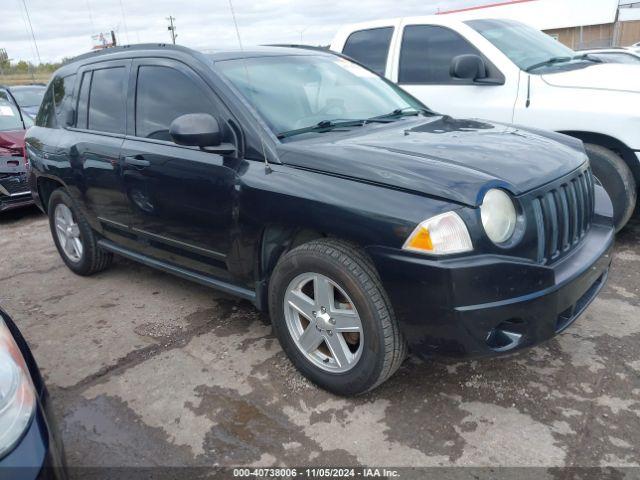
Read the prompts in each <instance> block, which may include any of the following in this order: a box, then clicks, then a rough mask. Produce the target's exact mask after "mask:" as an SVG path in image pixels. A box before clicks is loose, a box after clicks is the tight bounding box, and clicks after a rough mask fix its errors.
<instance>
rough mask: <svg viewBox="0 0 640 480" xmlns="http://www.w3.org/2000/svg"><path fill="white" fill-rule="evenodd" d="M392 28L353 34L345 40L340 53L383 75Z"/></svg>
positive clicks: (361, 31)
mask: <svg viewBox="0 0 640 480" xmlns="http://www.w3.org/2000/svg"><path fill="white" fill-rule="evenodd" d="M392 35H393V27H384V28H372V29H371V30H360V31H359V32H353V33H352V34H351V35H349V38H347V41H346V43H345V44H344V48H343V49H342V53H344V54H345V55H347V56H349V57H351V58H353V59H354V60H356V61H358V62H360V63H361V64H362V65H364V66H365V67H368V68H370V69H371V70H373V71H374V72H376V73H379V74H380V75H384V72H385V69H386V66H387V55H388V54H389V45H390V44H391V36H392Z"/></svg>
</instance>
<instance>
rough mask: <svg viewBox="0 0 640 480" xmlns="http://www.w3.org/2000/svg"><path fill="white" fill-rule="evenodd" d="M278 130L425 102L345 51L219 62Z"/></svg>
mask: <svg viewBox="0 0 640 480" xmlns="http://www.w3.org/2000/svg"><path fill="white" fill-rule="evenodd" d="M216 66H217V67H218V68H219V69H220V71H221V73H222V74H223V75H224V76H226V77H227V78H228V79H229V80H230V81H231V83H233V84H234V86H235V87H236V88H237V89H238V90H240V92H241V93H242V95H243V96H244V97H245V98H246V99H247V101H248V102H249V103H250V104H252V105H253V107H254V108H255V109H256V110H257V111H258V112H259V113H260V114H261V115H262V117H263V118H264V119H265V121H266V122H267V124H268V125H269V126H270V127H271V129H272V131H273V132H274V133H275V134H279V133H282V132H287V131H291V130H297V129H300V128H306V127H311V126H313V125H316V124H318V123H320V122H325V121H335V120H340V121H344V120H361V119H367V118H370V117H375V116H379V115H385V114H388V113H389V112H393V111H394V110H398V109H402V110H404V109H407V108H409V107H412V108H415V109H423V108H424V105H421V104H419V103H418V102H416V101H415V100H413V99H412V98H411V97H410V96H409V95H407V94H406V93H404V92H403V91H402V90H400V89H399V88H397V87H396V86H395V85H393V84H392V83H390V82H388V81H386V80H384V79H383V78H381V77H379V76H378V75H376V74H374V73H372V72H370V71H369V70H367V69H365V68H363V67H361V66H360V65H358V64H356V63H353V62H350V61H349V60H346V59H344V58H340V57H333V56H331V57H327V56H324V55H323V56H315V55H291V56H288V55H287V56H284V55H283V56H277V57H258V58H247V59H237V60H225V61H219V62H216Z"/></svg>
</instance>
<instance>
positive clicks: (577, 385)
mask: <svg viewBox="0 0 640 480" xmlns="http://www.w3.org/2000/svg"><path fill="white" fill-rule="evenodd" d="M0 251H1V252H2V262H1V263H0V302H1V304H2V305H3V307H4V308H5V309H6V310H7V311H8V312H9V313H10V314H11V315H12V317H13V318H14V320H15V321H16V323H17V324H18V325H19V327H20V328H21V329H22V331H23V333H24V335H25V336H26V337H27V339H28V340H29V343H30V344H31V347H32V349H33V351H34V354H35V357H36V359H37V360H38V362H39V364H40V367H41V369H42V371H43V373H44V375H45V377H46V379H47V382H48V385H49V388H50V391H51V395H52V398H53V402H54V403H55V409H56V411H57V412H58V417H59V421H60V424H61V428H62V433H63V438H64V441H65V445H66V449H67V457H68V461H69V464H70V465H71V466H81V465H90V466H114V465H119V466H121V465H131V466H151V465H153V466H155V465H233V466H238V465H262V466H270V465H352V466H355V465H360V464H363V465H389V466H439V465H444V466H452V465H454V466H459V465H463V466H505V465H506V466H543V467H557V466H565V465H572V466H585V467H586V466H612V467H617V468H621V467H625V466H637V465H638V464H639V463H640V315H639V312H640V309H639V308H638V307H639V305H640V222H639V221H638V220H635V221H632V223H631V224H630V226H629V227H627V229H626V230H625V231H624V232H623V233H622V234H621V235H620V236H619V239H618V242H617V246H616V249H615V258H614V262H613V270H612V272H611V275H610V278H609V282H608V285H607V287H606V288H605V289H604V290H603V292H602V293H601V294H600V296H599V297H598V299H597V300H596V301H595V302H594V303H593V304H592V305H591V306H590V307H589V309H588V310H587V312H586V313H585V314H584V315H583V316H582V317H581V318H580V319H579V320H578V322H577V323H576V324H574V326H573V327H572V328H570V329H569V330H568V331H567V332H566V333H564V334H562V335H560V336H559V337H557V338H556V339H554V340H552V341H550V342H548V343H547V344H545V345H543V346H540V347H537V348H534V349H531V350H528V351H525V352H522V353H519V354H516V355H513V356H509V357H504V358H498V359H490V360H479V361H465V362H455V361H448V360H437V361H431V362H423V361H419V360H417V359H414V358H410V359H409V360H408V361H407V362H406V363H405V364H404V365H403V367H402V368H401V369H400V371H399V372H398V374H397V375H396V376H394V377H393V378H392V379H391V380H390V381H388V382H387V383H385V384H384V385H383V386H382V387H380V388H378V389H377V390H375V391H374V392H372V393H369V394H367V395H365V396H363V397H359V398H356V399H343V398H338V397H335V396H332V395H330V394H328V393H325V392H324V391H322V390H319V389H317V388H316V387H314V386H313V385H312V384H310V383H308V382H307V381H306V380H305V379H304V378H302V377H301V376H300V375H299V374H298V373H297V372H296V371H295V370H294V368H293V367H292V366H291V365H290V364H289V362H288V360H287V358H286V357H285V356H284V354H283V352H282V351H281V349H280V347H279V345H278V342H277V341H276V339H275V338H274V337H273V336H272V334H271V328H270V325H269V323H268V319H267V318H266V316H264V315H262V314H260V313H258V312H257V311H256V310H255V309H254V308H253V307H252V306H251V305H250V304H248V303H245V302H241V301H237V300H235V299H233V298H230V297H227V296H224V295H221V294H219V293H217V292H215V291H212V290H209V289H207V288H204V287H201V286H199V285H196V284H192V283H188V282H186V281H182V280H180V279H177V278H175V277H172V276H169V275H166V274H164V273H160V272H157V271H154V270H151V269H149V268H146V267H144V266H141V265H137V264H134V263H131V262H129V261H125V260H122V259H119V260H117V262H116V263H115V265H114V266H113V268H111V269H110V270H108V271H106V272H104V273H102V274H99V275H97V276H95V277H91V278H82V277H78V276H75V275H74V274H73V273H71V272H70V271H69V270H68V269H67V268H66V267H65V266H64V264H63V263H62V261H61V259H60V258H59V256H58V254H57V252H56V250H55V248H54V245H53V242H52V240H51V237H50V233H49V229H48V222H47V219H46V217H45V216H43V215H42V214H40V213H39V212H38V211H37V210H35V209H29V210H25V211H20V212H12V213H9V214H4V215H2V217H0ZM550 474H553V471H551V473H550Z"/></svg>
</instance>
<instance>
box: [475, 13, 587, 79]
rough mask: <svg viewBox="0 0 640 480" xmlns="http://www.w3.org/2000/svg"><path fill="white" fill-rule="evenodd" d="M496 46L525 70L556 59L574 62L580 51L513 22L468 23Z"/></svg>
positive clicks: (488, 21) (531, 28) (487, 21)
mask: <svg viewBox="0 0 640 480" xmlns="http://www.w3.org/2000/svg"><path fill="white" fill-rule="evenodd" d="M466 24H467V25H469V26H470V27H471V28H473V29H474V30H476V31H477V32H478V33H479V34H480V35H482V36H483V37H484V38H486V39H487V40H489V41H490V42H491V43H493V44H494V45H495V46H496V47H497V48H499V49H500V50H501V51H502V53H504V54H505V55H506V56H507V57H509V59H511V61H512V62H513V63H515V64H516V65H517V66H518V67H520V68H521V69H522V70H528V69H530V68H531V67H533V66H535V65H538V64H541V63H543V62H547V61H549V60H552V59H557V58H566V59H567V60H571V59H572V58H574V57H575V56H576V52H574V51H573V50H571V49H570V48H568V47H565V46H564V45H563V44H561V43H560V42H558V41H557V40H554V39H553V38H551V37H550V36H549V35H547V34H546V33H542V32H541V31H540V30H536V29H535V28H533V27H530V26H528V25H525V24H523V23H519V22H515V21H510V20H470V21H468V22H466Z"/></svg>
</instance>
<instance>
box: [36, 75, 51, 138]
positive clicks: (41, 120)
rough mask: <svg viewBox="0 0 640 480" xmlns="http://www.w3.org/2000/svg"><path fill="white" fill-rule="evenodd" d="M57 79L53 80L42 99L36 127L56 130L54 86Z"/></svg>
mask: <svg viewBox="0 0 640 480" xmlns="http://www.w3.org/2000/svg"><path fill="white" fill-rule="evenodd" d="M55 81H56V79H54V80H52V81H51V83H50V84H49V87H48V88H47V91H46V92H45V94H44V97H42V103H41V104H40V109H39V110H38V115H36V125H37V126H38V127H45V128H56V118H55V109H54V105H53V84H54V82H55Z"/></svg>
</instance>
